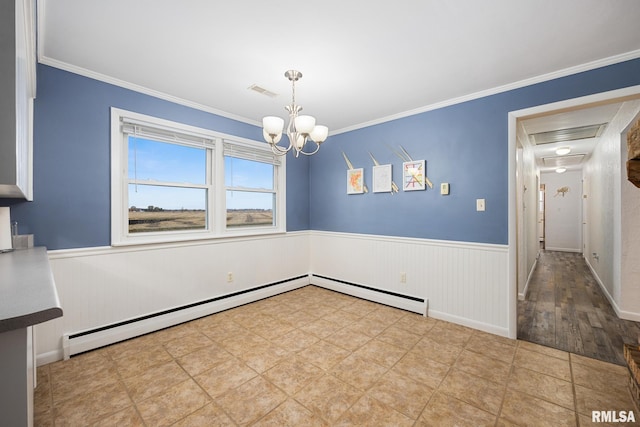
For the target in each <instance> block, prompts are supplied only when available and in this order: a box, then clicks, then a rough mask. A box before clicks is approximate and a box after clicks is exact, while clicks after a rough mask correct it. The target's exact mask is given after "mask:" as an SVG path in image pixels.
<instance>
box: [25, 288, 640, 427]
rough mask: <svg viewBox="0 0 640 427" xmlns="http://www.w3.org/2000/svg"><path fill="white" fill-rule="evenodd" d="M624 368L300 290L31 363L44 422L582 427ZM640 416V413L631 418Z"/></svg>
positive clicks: (604, 404)
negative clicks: (75, 353) (35, 368)
mask: <svg viewBox="0 0 640 427" xmlns="http://www.w3.org/2000/svg"><path fill="white" fill-rule="evenodd" d="M626 375H627V373H626V369H625V368H623V367H621V366H617V365H614V364H610V363H606V362H601V361H598V360H594V359H588V358H585V357H582V356H577V355H574V354H569V353H566V352H563V351H559V350H555V349H551V348H547V347H543V346H540V345H537V344H531V343H528V342H525V341H514V340H509V339H506V338H502V337H499V336H495V335H491V334H487V333H484V332H480V331H477V330H473V329H469V328H465V327H462V326H458V325H455V324H451V323H447V322H443V321H437V320H434V319H430V318H425V317H423V316H420V315H417V314H414V313H409V312H406V311H402V310H398V309H394V308H390V307H387V306H384V305H380V304H375V303H372V302H369V301H364V300H361V299H358V298H353V297H350V296H347V295H343V294H340V293H336V292H332V291H329V290H325V289H322V288H318V287H314V286H307V287H305V288H302V289H298V290H295V291H292V292H287V293H285V294H281V295H278V296H275V297H272V298H269V299H265V300H262V301H258V302H255V303H253V304H249V305H245V306H242V307H238V308H235V309H232V310H228V311H225V312H222V313H218V314H215V315H211V316H208V317H205V318H202V319H198V320H195V321H193V322H189V323H185V324H182V325H179V326H176V327H173V328H169V329H165V330H162V331H159V332H156V333H153V334H149V335H146V336H143V337H139V338H136V339H133V340H129V341H126V342H122V343H118V344H114V345H112V346H109V347H105V348H102V349H99V350H95V351H92V352H89V353H85V354H82V355H79V356H77V357H73V358H71V359H70V360H68V361H61V362H56V363H52V364H49V365H45V366H41V367H39V368H38V387H37V389H36V395H35V419H36V425H38V426H52V425H56V426H93V425H95V426H169V425H175V426H244V425H253V426H287V425H288V426H327V425H337V426H348V425H360V426H385V425H388V426H429V425H433V426H446V425H457V426H464V425H470V426H482V425H488V426H512V425H532V426H543V425H548V426H563V425H567V426H576V425H589V424H590V422H591V411H592V410H618V411H619V410H626V411H628V410H635V409H634V407H633V403H632V401H631V398H630V395H629V392H628V391H627V389H626ZM635 414H636V417H637V418H640V413H638V411H637V410H636V412H635Z"/></svg>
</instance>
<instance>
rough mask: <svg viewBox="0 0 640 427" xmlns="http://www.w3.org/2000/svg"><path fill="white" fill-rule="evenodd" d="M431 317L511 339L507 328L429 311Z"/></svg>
mask: <svg viewBox="0 0 640 427" xmlns="http://www.w3.org/2000/svg"><path fill="white" fill-rule="evenodd" d="M429 317H433V318H434V319H438V320H444V321H445V322H451V323H455V324H457V325H462V326H466V327H469V328H472V329H478V330H480V331H483V332H488V333H490V334H494V335H500V336H502V337H506V338H509V330H508V329H507V328H501V327H498V326H495V325H489V324H487V323H482V322H478V321H475V320H471V319H465V318H464V317H459V316H454V315H451V314H447V313H441V312H439V311H434V310H429Z"/></svg>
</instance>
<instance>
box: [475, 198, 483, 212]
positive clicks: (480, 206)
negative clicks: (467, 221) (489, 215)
mask: <svg viewBox="0 0 640 427" xmlns="http://www.w3.org/2000/svg"><path fill="white" fill-rule="evenodd" d="M476 210H477V211H478V212H483V211H484V199H476Z"/></svg>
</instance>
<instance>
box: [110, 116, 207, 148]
mask: <svg viewBox="0 0 640 427" xmlns="http://www.w3.org/2000/svg"><path fill="white" fill-rule="evenodd" d="M121 129H122V132H123V133H125V134H128V135H132V136H135V137H139V138H146V139H152V140H155V141H162V142H170V143H174V144H182V145H189V146H192V147H198V148H213V147H214V140H213V138H212V137H211V136H208V135H203V134H198V133H197V132H189V131H187V130H183V129H179V130H178V129H173V128H171V127H163V126H160V125H157V124H148V123H145V122H142V121H138V120H134V119H129V118H126V117H123V118H122V120H121Z"/></svg>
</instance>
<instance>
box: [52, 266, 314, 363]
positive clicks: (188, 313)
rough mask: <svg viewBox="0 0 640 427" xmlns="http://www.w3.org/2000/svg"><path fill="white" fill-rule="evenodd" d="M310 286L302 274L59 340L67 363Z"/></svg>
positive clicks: (88, 330)
mask: <svg viewBox="0 0 640 427" xmlns="http://www.w3.org/2000/svg"><path fill="white" fill-rule="evenodd" d="M309 283H310V282H309V275H307V274H305V275H301V276H297V277H292V278H289V279H284V280H280V281H277V282H272V283H268V284H264V285H261V286H257V287H254V288H249V289H244V290H242V291H238V292H233V293H230V294H226V295H221V296H218V297H215V298H209V299H206V300H203V301H198V302H194V303H191V304H186V305H182V306H178V307H173V308H171V309H168V310H163V311H159V312H155V313H151V314H147V315H144V316H140V317H135V318H131V319H127V320H124V321H121V322H117V323H113V324H109V325H105V326H101V327H98V328H92V329H87V330H84V331H80V332H75V333H71V334H65V335H64V336H63V338H62V341H63V343H62V348H63V356H64V358H65V359H68V358H69V357H71V356H73V355H76V354H80V353H84V352H86V351H90V350H94V349H96V348H100V347H104V346H106V345H109V344H114V343H116V342H119V341H124V340H127V339H130V338H134V337H137V336H140V335H144V334H148V333H150V332H155V331H158V330H160V329H165V328H168V327H171V326H175V325H178V324H180V323H184V322H188V321H191V320H194V319H198V318H200V317H204V316H208V315H210V314H214V313H218V312H220V311H224V310H228V309H230V308H234V307H238V306H241V305H244V304H248V303H252V302H255V301H259V300H261V299H264V298H268V297H271V296H274V295H278V294H280V293H283V292H288V291H291V290H294V289H297V288H300V287H303V286H307V285H309Z"/></svg>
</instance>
